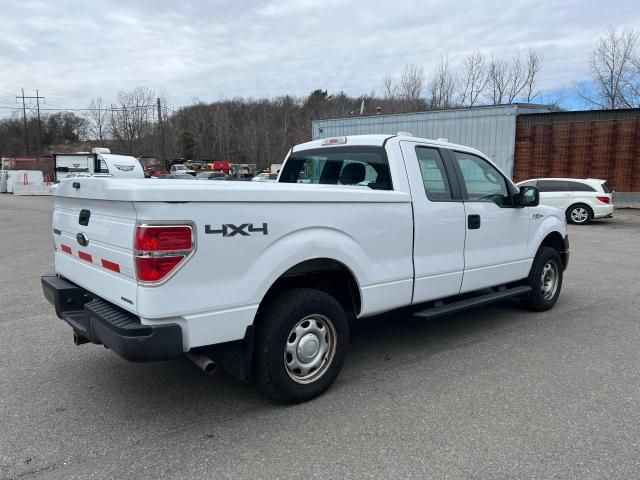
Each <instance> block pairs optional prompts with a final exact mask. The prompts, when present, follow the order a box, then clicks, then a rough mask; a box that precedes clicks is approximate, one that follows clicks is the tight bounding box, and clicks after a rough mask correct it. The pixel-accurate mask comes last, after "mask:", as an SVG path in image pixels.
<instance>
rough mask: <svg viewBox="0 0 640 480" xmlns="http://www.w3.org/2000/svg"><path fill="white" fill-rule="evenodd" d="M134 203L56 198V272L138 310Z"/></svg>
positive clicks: (118, 302) (54, 216)
mask: <svg viewBox="0 0 640 480" xmlns="http://www.w3.org/2000/svg"><path fill="white" fill-rule="evenodd" d="M135 222H136V211H135V209H134V207H133V204H132V203H131V202H118V201H105V200H92V199H84V198H69V197H64V196H56V197H55V208H54V212H53V231H54V235H53V238H54V243H55V250H56V253H55V269H56V273H58V274H60V275H62V276H63V277H65V278H68V279H69V280H71V281H72V282H74V283H76V284H78V285H80V286H81V287H83V288H85V289H86V290H89V291H90V292H92V293H94V294H96V295H97V296H99V297H101V298H104V299H105V300H108V301H110V302H112V303H114V304H116V305H118V306H120V307H122V308H124V309H125V310H128V311H130V312H132V313H137V309H136V293H137V282H136V279H135V270H134V259H133V238H134V230H135Z"/></svg>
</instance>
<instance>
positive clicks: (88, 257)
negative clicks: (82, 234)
mask: <svg viewBox="0 0 640 480" xmlns="http://www.w3.org/2000/svg"><path fill="white" fill-rule="evenodd" d="M78 256H79V257H80V258H81V259H82V260H85V261H87V262H91V263H93V257H92V256H91V255H89V254H88V253H86V252H78Z"/></svg>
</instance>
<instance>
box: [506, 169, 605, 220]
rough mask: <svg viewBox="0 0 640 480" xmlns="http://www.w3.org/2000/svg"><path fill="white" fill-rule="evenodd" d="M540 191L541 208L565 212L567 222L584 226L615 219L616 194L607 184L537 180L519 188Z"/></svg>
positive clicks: (521, 183)
mask: <svg viewBox="0 0 640 480" xmlns="http://www.w3.org/2000/svg"><path fill="white" fill-rule="evenodd" d="M517 185H518V186H519V187H520V186H525V185H528V186H534V187H538V190H539V191H540V204H541V205H548V206H550V207H557V208H560V209H562V210H564V211H565V214H566V216H567V221H568V222H569V223H573V224H576V225H583V224H585V223H588V222H589V221H590V220H593V219H594V218H606V217H611V216H612V215H613V194H612V193H611V190H609V187H608V186H607V181H606V180H599V179H596V178H587V179H580V178H536V179H531V180H525V181H523V182H520V183H518V184H517Z"/></svg>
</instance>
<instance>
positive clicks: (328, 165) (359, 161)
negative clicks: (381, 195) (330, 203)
mask: <svg viewBox="0 0 640 480" xmlns="http://www.w3.org/2000/svg"><path fill="white" fill-rule="evenodd" d="M279 181H280V182H281V183H313V184H323V185H352V186H358V187H364V188H372V189H377V190H393V185H392V183H391V173H390V170H389V161H388V160H387V155H386V153H385V151H384V148H382V147H331V148H318V149H313V150H303V151H301V152H292V153H291V155H290V156H289V158H288V160H287V161H286V163H285V165H284V167H283V169H282V171H281V172H280V179H279Z"/></svg>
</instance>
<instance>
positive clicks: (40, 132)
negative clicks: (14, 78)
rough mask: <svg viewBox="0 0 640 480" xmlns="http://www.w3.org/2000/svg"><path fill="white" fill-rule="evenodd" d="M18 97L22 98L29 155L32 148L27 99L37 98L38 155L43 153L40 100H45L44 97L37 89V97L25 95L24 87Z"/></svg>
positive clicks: (26, 146) (25, 138)
mask: <svg viewBox="0 0 640 480" xmlns="http://www.w3.org/2000/svg"><path fill="white" fill-rule="evenodd" d="M16 98H20V99H22V115H23V120H24V146H25V148H26V150H27V157H28V156H30V155H31V149H30V148H29V127H28V125H27V105H26V103H25V100H35V101H36V106H37V111H38V147H39V150H38V155H40V154H41V153H42V122H41V121H40V100H44V97H41V96H40V94H39V93H38V90H36V96H35V97H25V96H24V88H23V89H22V95H20V96H16Z"/></svg>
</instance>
